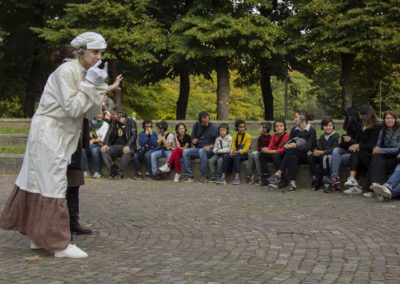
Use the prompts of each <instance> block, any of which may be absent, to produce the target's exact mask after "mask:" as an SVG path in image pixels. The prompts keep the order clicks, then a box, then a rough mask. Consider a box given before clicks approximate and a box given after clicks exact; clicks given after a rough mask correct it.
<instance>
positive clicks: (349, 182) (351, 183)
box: [344, 177, 358, 187]
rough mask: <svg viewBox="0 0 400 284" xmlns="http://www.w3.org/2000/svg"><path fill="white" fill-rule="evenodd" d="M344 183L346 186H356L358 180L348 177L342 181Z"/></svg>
mask: <svg viewBox="0 0 400 284" xmlns="http://www.w3.org/2000/svg"><path fill="white" fill-rule="evenodd" d="M344 185H345V186H348V187H352V186H358V182H357V181H356V179H355V178H353V177H349V178H348V179H347V181H346V182H345V183H344Z"/></svg>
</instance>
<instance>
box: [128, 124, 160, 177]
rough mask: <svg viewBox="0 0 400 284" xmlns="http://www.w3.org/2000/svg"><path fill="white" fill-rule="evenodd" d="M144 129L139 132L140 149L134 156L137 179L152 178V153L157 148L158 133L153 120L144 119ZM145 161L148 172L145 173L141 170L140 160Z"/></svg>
mask: <svg viewBox="0 0 400 284" xmlns="http://www.w3.org/2000/svg"><path fill="white" fill-rule="evenodd" d="M142 126H143V131H142V132H140V133H139V139H138V140H139V149H138V151H136V152H135V155H134V156H133V162H134V165H135V170H136V176H135V179H137V180H140V179H143V178H144V179H150V178H151V175H150V171H151V154H152V153H153V152H154V151H155V150H156V148H157V133H156V132H154V131H153V122H152V121H151V120H147V119H145V120H143V123H142ZM141 161H144V162H145V166H146V172H145V174H144V175H143V174H142V173H141V171H140V162H141Z"/></svg>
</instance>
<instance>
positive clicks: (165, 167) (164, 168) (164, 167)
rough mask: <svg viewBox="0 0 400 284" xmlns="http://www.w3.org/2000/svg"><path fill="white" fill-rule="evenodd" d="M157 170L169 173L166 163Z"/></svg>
mask: <svg viewBox="0 0 400 284" xmlns="http://www.w3.org/2000/svg"><path fill="white" fill-rule="evenodd" d="M158 169H159V170H160V171H161V172H163V173H169V171H170V167H169V165H168V163H166V164H164V165H163V166H161V167H159V168H158Z"/></svg>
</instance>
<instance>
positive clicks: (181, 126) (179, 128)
mask: <svg viewBox="0 0 400 284" xmlns="http://www.w3.org/2000/svg"><path fill="white" fill-rule="evenodd" d="M185 132H186V129H185V126H183V125H180V126H179V127H178V134H180V135H183V134H185Z"/></svg>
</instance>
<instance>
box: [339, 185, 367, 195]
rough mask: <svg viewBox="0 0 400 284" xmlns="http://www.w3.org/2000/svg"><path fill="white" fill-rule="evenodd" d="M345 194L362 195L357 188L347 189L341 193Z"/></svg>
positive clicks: (360, 190)
mask: <svg viewBox="0 0 400 284" xmlns="http://www.w3.org/2000/svg"><path fill="white" fill-rule="evenodd" d="M343 192H344V193H346V194H353V195H354V194H361V193H363V191H362V189H361V188H360V187H359V186H352V187H350V188H349V189H346V190H345V191H343Z"/></svg>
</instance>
